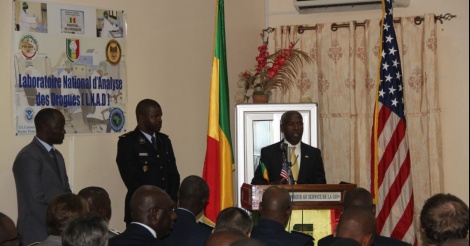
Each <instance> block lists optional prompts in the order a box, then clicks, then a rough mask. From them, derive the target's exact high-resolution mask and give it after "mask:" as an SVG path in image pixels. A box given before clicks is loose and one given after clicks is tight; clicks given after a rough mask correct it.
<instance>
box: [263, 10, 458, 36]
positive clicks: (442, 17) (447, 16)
mask: <svg viewBox="0 0 470 246" xmlns="http://www.w3.org/2000/svg"><path fill="white" fill-rule="evenodd" d="M453 18H457V15H453V14H450V13H447V14H444V15H442V14H441V15H438V16H436V15H434V22H437V21H439V22H441V24H443V23H444V22H443V20H452V19H453ZM400 21H401V18H398V19H395V20H393V23H400ZM423 21H424V18H423V17H420V16H416V17H415V18H414V22H415V24H416V25H421V23H422V22H423ZM354 23H355V25H356V26H365V24H366V23H365V22H356V21H354ZM345 27H349V24H336V23H333V24H331V30H332V31H337V30H338V28H345ZM316 29H317V26H316V25H315V26H299V28H298V29H297V32H298V33H300V34H302V33H304V31H305V30H316ZM274 30H275V28H273V27H268V28H266V29H264V30H263V32H266V33H272V32H273V31H274Z"/></svg>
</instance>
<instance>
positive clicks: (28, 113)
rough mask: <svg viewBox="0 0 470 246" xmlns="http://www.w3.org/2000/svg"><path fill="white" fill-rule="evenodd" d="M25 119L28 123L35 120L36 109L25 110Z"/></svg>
mask: <svg viewBox="0 0 470 246" xmlns="http://www.w3.org/2000/svg"><path fill="white" fill-rule="evenodd" d="M24 118H25V120H26V121H32V120H33V119H34V109H32V108H27V109H25V110H24Z"/></svg>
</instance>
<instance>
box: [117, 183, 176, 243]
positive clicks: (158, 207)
mask: <svg viewBox="0 0 470 246" xmlns="http://www.w3.org/2000/svg"><path fill="white" fill-rule="evenodd" d="M174 206H175V204H174V202H173V200H171V198H170V196H169V195H168V194H167V193H166V192H165V191H163V190H162V189H160V188H158V187H156V186H153V185H143V186H141V187H139V188H138V189H137V190H136V191H135V192H134V194H133V195H132V198H131V201H130V210H131V220H132V222H131V223H130V224H129V226H128V227H127V228H126V230H125V231H124V232H123V233H121V234H120V235H117V236H115V237H113V238H111V239H109V245H110V246H127V245H133V246H158V245H165V243H163V242H162V241H160V240H157V238H163V237H165V236H166V235H168V233H170V230H171V228H172V227H173V223H174V221H175V220H176V214H175V212H174V211H173V208H174Z"/></svg>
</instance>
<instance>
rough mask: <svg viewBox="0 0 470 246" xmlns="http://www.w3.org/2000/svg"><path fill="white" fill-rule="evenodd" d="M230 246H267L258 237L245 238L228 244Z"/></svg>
mask: <svg viewBox="0 0 470 246" xmlns="http://www.w3.org/2000/svg"><path fill="white" fill-rule="evenodd" d="M230 246H268V244H267V243H265V242H263V241H260V240H258V239H254V238H245V239H242V240H238V241H236V242H234V243H232V244H230Z"/></svg>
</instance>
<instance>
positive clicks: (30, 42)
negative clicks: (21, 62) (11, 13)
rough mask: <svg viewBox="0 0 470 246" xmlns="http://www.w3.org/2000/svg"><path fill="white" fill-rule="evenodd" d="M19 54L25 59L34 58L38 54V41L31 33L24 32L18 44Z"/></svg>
mask: <svg viewBox="0 0 470 246" xmlns="http://www.w3.org/2000/svg"><path fill="white" fill-rule="evenodd" d="M18 48H19V51H20V55H21V57H23V59H25V60H34V59H35V58H36V56H37V55H38V54H39V49H38V48H39V47H38V41H37V39H36V38H35V37H34V36H33V35H32V34H29V33H28V34H25V35H23V37H21V39H20V43H19V45H18Z"/></svg>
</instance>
